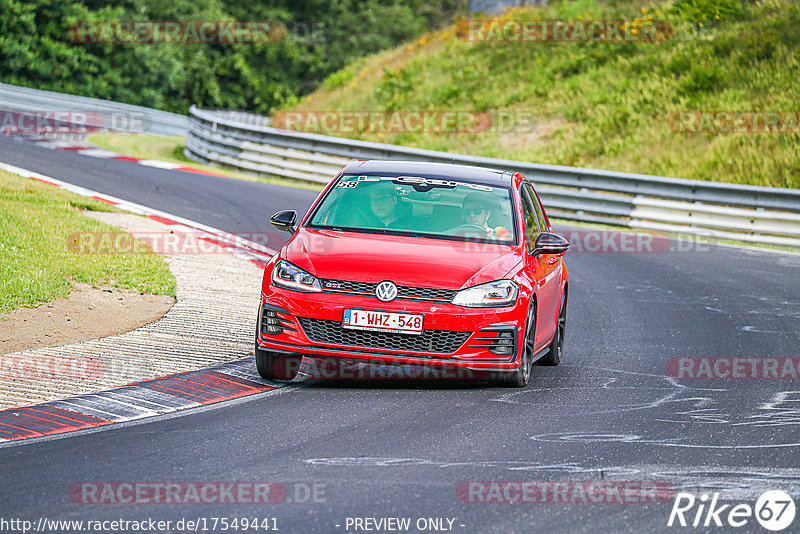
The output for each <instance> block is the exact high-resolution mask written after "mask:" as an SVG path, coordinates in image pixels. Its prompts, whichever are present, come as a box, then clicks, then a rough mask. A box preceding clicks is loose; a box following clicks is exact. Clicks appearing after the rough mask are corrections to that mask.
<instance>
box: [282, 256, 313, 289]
mask: <svg viewBox="0 0 800 534" xmlns="http://www.w3.org/2000/svg"><path fill="white" fill-rule="evenodd" d="M272 283H273V284H275V285H276V286H278V287H285V288H286V289H294V290H295V291H305V292H307V293H317V292H319V291H322V287H320V285H319V280H317V277H316V276H313V275H311V274H309V273H307V272H306V271H304V270H303V269H301V268H300V267H298V266H297V265H293V264H291V263H289V262H288V261H286V260H280V261H279V262H278V263H276V264H275V267H273V268H272Z"/></svg>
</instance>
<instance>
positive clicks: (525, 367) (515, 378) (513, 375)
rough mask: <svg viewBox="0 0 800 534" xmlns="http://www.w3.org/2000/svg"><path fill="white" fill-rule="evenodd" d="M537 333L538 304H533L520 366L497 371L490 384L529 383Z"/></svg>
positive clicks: (508, 385)
mask: <svg viewBox="0 0 800 534" xmlns="http://www.w3.org/2000/svg"><path fill="white" fill-rule="evenodd" d="M535 334H536V305H535V304H531V310H530V311H529V312H528V320H527V321H526V322H525V339H524V342H523V344H522V347H520V350H522V358H520V362H519V367H518V368H516V369H514V370H513V371H505V372H498V373H495V375H494V376H492V377H491V378H490V379H489V384H490V385H492V386H495V387H504V388H524V387H525V386H527V385H528V381H530V378H531V368H532V367H533V348H534V345H533V343H534V339H535Z"/></svg>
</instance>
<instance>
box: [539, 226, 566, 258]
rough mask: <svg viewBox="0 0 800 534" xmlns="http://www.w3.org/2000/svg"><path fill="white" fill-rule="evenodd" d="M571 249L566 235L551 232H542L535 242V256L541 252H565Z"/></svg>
mask: <svg viewBox="0 0 800 534" xmlns="http://www.w3.org/2000/svg"><path fill="white" fill-rule="evenodd" d="M568 249H569V241H567V238H566V237H563V236H560V235H558V234H552V233H550V232H542V233H541V234H539V236H538V237H537V238H536V242H535V243H534V244H533V251H531V254H532V255H533V256H538V255H540V254H564V253H565V252H566V251H567V250H568Z"/></svg>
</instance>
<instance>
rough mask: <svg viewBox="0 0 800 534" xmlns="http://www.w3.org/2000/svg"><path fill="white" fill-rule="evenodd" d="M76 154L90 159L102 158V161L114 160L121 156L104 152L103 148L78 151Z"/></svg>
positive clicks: (107, 151) (108, 151)
mask: <svg viewBox="0 0 800 534" xmlns="http://www.w3.org/2000/svg"><path fill="white" fill-rule="evenodd" d="M77 153H78V154H80V155H82V156H89V157H92V158H102V159H107V158H114V157H117V156H120V155H121V154H117V153H116V152H112V151H110V150H106V149H104V148H89V149H86V150H79V151H78V152H77Z"/></svg>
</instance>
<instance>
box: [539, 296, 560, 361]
mask: <svg viewBox="0 0 800 534" xmlns="http://www.w3.org/2000/svg"><path fill="white" fill-rule="evenodd" d="M566 331H567V294H566V292H565V293H564V295H563V296H562V297H561V307H560V308H559V309H558V324H557V325H556V333H555V334H553V340H552V341H551V342H550V350H549V351H548V352H547V354H545V355H544V356H542V358H541V359H540V360H539V362H540V364H541V365H558V364H559V363H561V354H562V353H563V352H564V334H566Z"/></svg>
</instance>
